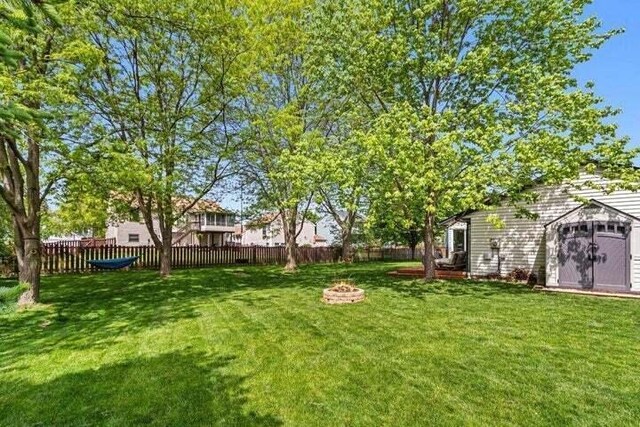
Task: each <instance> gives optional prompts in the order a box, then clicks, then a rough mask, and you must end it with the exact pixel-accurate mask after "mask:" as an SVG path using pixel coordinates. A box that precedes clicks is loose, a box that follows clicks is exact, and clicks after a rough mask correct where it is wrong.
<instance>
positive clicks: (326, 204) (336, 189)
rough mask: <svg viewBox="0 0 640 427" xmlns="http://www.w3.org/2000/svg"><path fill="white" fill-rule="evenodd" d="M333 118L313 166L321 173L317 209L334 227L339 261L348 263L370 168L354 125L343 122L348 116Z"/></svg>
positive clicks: (362, 214)
mask: <svg viewBox="0 0 640 427" xmlns="http://www.w3.org/2000/svg"><path fill="white" fill-rule="evenodd" d="M333 114H336V115H338V118H339V119H338V120H335V123H334V125H333V126H330V128H329V132H328V135H327V137H326V138H325V144H324V145H323V148H322V153H321V155H320V159H319V161H318V162H317V163H318V166H320V167H321V168H322V171H323V173H322V182H321V184H320V185H319V186H318V195H319V205H320V206H319V208H320V211H322V212H325V213H327V214H328V215H330V217H331V218H332V219H333V221H334V222H335V223H336V226H337V229H338V233H339V238H340V244H341V245H342V260H343V261H345V262H351V261H352V258H353V250H352V244H353V233H354V230H355V229H356V227H360V228H362V225H363V221H364V217H365V215H366V210H367V203H368V201H367V191H368V189H367V187H368V184H369V180H370V179H371V177H370V176H369V173H370V167H369V159H368V155H367V151H366V150H365V147H363V146H362V144H361V143H360V141H359V140H358V137H359V136H360V135H361V132H356V131H355V129H357V125H356V123H353V122H352V121H349V120H346V119H347V118H348V116H349V115H347V114H344V115H343V114H341V112H340V111H334V113H333ZM334 119H335V118H334ZM361 231H362V230H361Z"/></svg>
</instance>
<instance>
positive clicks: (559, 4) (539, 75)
mask: <svg viewBox="0 0 640 427" xmlns="http://www.w3.org/2000/svg"><path fill="white" fill-rule="evenodd" d="M588 3H589V1H587V0H579V1H565V0H549V1H545V2H540V1H534V0H491V1H488V0H366V1H365V0H350V1H347V0H338V1H325V2H323V9H322V10H323V13H322V14H320V15H319V19H320V20H321V25H322V26H323V27H324V28H325V29H326V30H325V31H324V34H325V38H324V39H322V38H316V40H315V42H316V46H318V48H319V49H324V53H325V55H324V56H323V57H324V58H326V60H327V68H328V69H330V70H331V71H329V72H327V75H328V78H330V79H332V80H333V81H334V85H335V86H334V87H335V89H336V90H337V91H338V92H339V93H341V94H350V96H352V97H354V98H357V99H359V100H360V102H361V104H362V105H363V106H364V107H365V108H366V109H367V110H368V112H369V118H370V122H371V129H370V132H368V139H367V145H368V147H369V152H370V157H371V159H372V160H373V162H374V163H375V164H376V165H377V168H376V173H374V176H375V177H376V179H375V182H373V183H372V188H373V190H374V191H372V192H371V194H370V198H371V204H372V212H371V216H372V218H374V219H376V220H377V221H382V222H389V221H398V219H397V216H399V215H401V214H406V215H408V217H406V218H405V219H404V220H403V221H404V222H406V224H407V225H409V224H411V223H413V222H414V221H415V220H416V219H419V221H420V222H419V223H420V225H421V227H420V228H421V229H423V230H424V233H423V242H424V245H425V255H424V260H423V261H424V265H425V277H426V278H427V279H431V278H433V277H434V275H435V262H434V230H436V225H437V222H438V220H439V219H440V218H443V217H444V216H446V215H447V214H449V213H452V212H454V211H456V210H458V209H467V208H481V207H483V206H485V204H486V202H487V200H489V199H487V196H488V195H490V194H493V193H501V194H505V195H508V196H510V197H509V200H511V201H512V202H517V200H518V197H520V195H521V194H523V193H521V190H522V188H524V187H526V186H528V185H530V184H531V183H532V182H533V181H534V180H545V181H546V182H558V181H560V180H563V179H566V178H569V177H574V176H576V175H577V174H578V172H579V171H580V169H581V168H582V167H583V166H584V164H585V163H586V162H588V161H589V160H591V159H594V158H596V159H598V160H600V161H601V162H602V164H605V163H612V164H617V162H616V161H615V158H616V157H617V156H619V155H620V154H621V153H623V152H624V143H622V142H620V141H619V140H617V139H616V136H615V126H614V125H611V124H607V120H606V119H607V118H609V117H610V116H611V115H612V114H613V113H614V111H613V110H611V109H610V108H607V107H605V106H602V105H601V100H600V99H599V98H598V97H597V96H596V95H595V93H594V92H593V87H592V86H591V85H587V86H585V87H582V86H580V85H579V84H578V82H577V81H576V80H575V79H574V78H573V77H572V70H573V69H574V67H575V66H576V65H577V64H579V63H581V62H584V61H586V60H588V59H589V57H590V55H591V53H592V52H593V51H594V50H595V49H597V48H598V47H600V46H601V45H602V43H604V42H605V41H606V40H607V39H609V38H610V37H611V36H613V35H614V34H615V31H613V32H604V33H599V32H598V27H599V22H598V20H597V19H595V18H588V17H585V13H584V8H585V5H586V4H588ZM623 156H624V155H623ZM612 157H613V161H611V158H612Z"/></svg>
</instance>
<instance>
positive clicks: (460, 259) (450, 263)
mask: <svg viewBox="0 0 640 427" xmlns="http://www.w3.org/2000/svg"><path fill="white" fill-rule="evenodd" d="M466 266H467V253H466V252H465V251H457V252H454V253H452V254H451V257H449V258H442V259H437V260H436V268H437V269H440V270H464V269H465V267H466Z"/></svg>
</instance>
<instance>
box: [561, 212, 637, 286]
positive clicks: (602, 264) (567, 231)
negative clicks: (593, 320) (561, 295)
mask: <svg viewBox="0 0 640 427" xmlns="http://www.w3.org/2000/svg"><path fill="white" fill-rule="evenodd" d="M630 231H631V227H630V226H629V225H628V224H623V223H620V222H611V221H609V222H581V223H575V224H567V225H563V226H562V227H561V228H560V236H559V237H560V250H559V253H558V262H559V278H558V283H559V284H560V285H561V286H568V287H578V288H583V289H598V290H606V291H624V290H628V289H629V253H630V250H629V232H630Z"/></svg>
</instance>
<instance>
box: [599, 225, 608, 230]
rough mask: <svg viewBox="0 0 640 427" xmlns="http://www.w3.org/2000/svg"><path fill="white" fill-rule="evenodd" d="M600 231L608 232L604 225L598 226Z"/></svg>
mask: <svg viewBox="0 0 640 427" xmlns="http://www.w3.org/2000/svg"><path fill="white" fill-rule="evenodd" d="M598 231H599V232H604V231H607V229H606V227H605V226H604V224H598Z"/></svg>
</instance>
